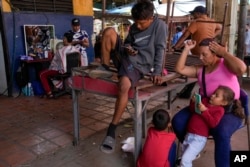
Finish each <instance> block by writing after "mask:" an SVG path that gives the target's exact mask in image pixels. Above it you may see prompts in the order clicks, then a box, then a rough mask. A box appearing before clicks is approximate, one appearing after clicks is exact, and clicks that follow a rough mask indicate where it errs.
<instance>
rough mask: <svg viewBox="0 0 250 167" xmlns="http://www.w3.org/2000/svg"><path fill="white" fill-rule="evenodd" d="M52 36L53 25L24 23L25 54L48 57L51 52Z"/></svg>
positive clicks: (53, 31)
mask: <svg viewBox="0 0 250 167" xmlns="http://www.w3.org/2000/svg"><path fill="white" fill-rule="evenodd" d="M54 36H55V29H54V25H24V39H25V48H26V55H27V56H32V57H34V58H40V59H41V58H48V56H49V53H51V44H50V41H51V39H54Z"/></svg>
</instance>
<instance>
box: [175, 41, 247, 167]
mask: <svg viewBox="0 0 250 167" xmlns="http://www.w3.org/2000/svg"><path fill="white" fill-rule="evenodd" d="M195 46H196V41H192V40H189V41H187V43H185V48H184V50H183V51H182V53H181V56H180V58H179V59H178V60H177V63H176V72H178V73H180V74H182V75H185V76H187V77H195V78H197V79H198V84H199V87H200V94H201V95H202V96H203V97H210V96H211V95H212V93H213V92H214V91H215V89H216V88H217V87H218V86H219V85H224V86H228V87H229V88H231V89H232V90H233V91H234V93H235V99H239V96H240V85H239V82H238V79H237V76H241V75H242V74H243V73H244V72H245V71H246V65H245V63H244V62H243V61H242V60H241V59H239V58H237V57H236V56H233V55H232V54H230V53H229V52H227V50H226V49H225V48H224V47H222V46H220V45H219V44H218V43H216V42H215V41H214V40H213V39H211V38H207V39H204V40H202V41H201V42H200V43H199V51H200V54H199V56H200V59H201V61H202V62H203V66H186V65H185V63H186V60H187V56H188V53H189V51H190V50H191V49H192V48H194V47H195ZM190 117H191V112H189V108H188V107H186V108H184V109H182V110H181V111H179V112H178V113H177V114H176V115H175V116H174V117H173V119H172V126H173V129H174V132H175V133H176V136H177V138H178V139H179V140H180V142H183V140H184V137H185V135H186V128H187V123H188V121H189V119H190ZM241 122H242V119H241V118H239V117H237V116H235V115H234V114H233V113H232V112H229V111H225V114H224V115H223V117H222V119H221V121H220V123H219V124H218V126H216V127H215V128H213V129H211V132H210V133H211V135H212V136H213V138H214V141H215V165H216V166H218V167H229V165H230V164H229V163H230V160H229V159H230V149H231V145H230V138H231V136H232V134H233V133H234V132H235V131H236V130H237V129H238V127H239V126H240V125H241Z"/></svg>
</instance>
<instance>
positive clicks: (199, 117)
mask: <svg viewBox="0 0 250 167" xmlns="http://www.w3.org/2000/svg"><path fill="white" fill-rule="evenodd" d="M229 106H231V107H233V110H232V112H233V113H234V114H235V115H237V116H239V117H240V118H244V111H243V108H242V107H241V103H240V101H239V100H234V92H233V91H232V89H230V88H229V87H227V86H219V87H218V88H217V89H216V90H215V92H214V93H213V94H212V96H211V97H210V99H208V98H203V99H202V102H201V103H199V104H198V106H197V107H198V108H199V110H200V111H201V113H200V114H199V113H196V112H195V103H194V98H193V99H192V100H191V101H190V111H191V112H192V113H193V114H192V116H191V118H190V120H189V122H188V127H187V135H186V136H185V139H184V141H183V144H182V151H183V153H182V157H181V164H180V165H181V167H191V166H192V161H193V160H194V159H195V158H196V156H197V155H198V154H199V153H200V152H201V151H202V149H203V148H204V147H205V145H206V141H207V137H208V136H209V130H210V129H211V128H214V127H215V126H217V125H218V124H219V122H220V120H221V118H222V116H223V115H224V113H225V107H229Z"/></svg>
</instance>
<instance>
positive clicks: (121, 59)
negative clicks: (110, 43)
mask: <svg viewBox="0 0 250 167" xmlns="http://www.w3.org/2000/svg"><path fill="white" fill-rule="evenodd" d="M121 46H122V40H121V38H120V37H119V36H118V35H117V40H116V46H115V49H114V50H112V51H111V53H110V58H111V59H112V61H113V63H114V65H115V67H116V68H117V70H118V77H121V76H127V77H128V78H129V79H130V81H131V86H132V87H134V86H135V85H136V83H137V82H138V81H139V80H140V79H142V78H143V74H142V73H141V72H140V71H139V70H138V69H136V68H134V66H133V65H132V63H131V62H130V60H129V58H128V56H127V55H126V54H125V53H124V48H123V47H121Z"/></svg>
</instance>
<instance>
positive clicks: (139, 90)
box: [72, 69, 197, 163]
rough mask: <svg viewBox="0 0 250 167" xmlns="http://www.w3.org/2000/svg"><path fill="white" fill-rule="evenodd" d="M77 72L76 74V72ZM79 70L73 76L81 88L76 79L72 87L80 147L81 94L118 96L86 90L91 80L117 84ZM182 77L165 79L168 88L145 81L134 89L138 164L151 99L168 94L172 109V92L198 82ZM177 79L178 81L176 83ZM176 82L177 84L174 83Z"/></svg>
mask: <svg viewBox="0 0 250 167" xmlns="http://www.w3.org/2000/svg"><path fill="white" fill-rule="evenodd" d="M74 70H75V72H74ZM79 72H80V70H79V69H73V70H72V74H73V77H74V75H75V76H76V75H77V76H78V77H79V76H80V77H81V78H82V83H81V84H80V86H79V85H78V86H76V87H75V86H74V79H73V87H72V100H73V119H74V139H73V145H75V146H76V145H78V144H79V139H80V135H79V132H80V125H79V122H80V120H79V98H78V96H79V93H81V92H82V91H85V92H91V93H95V94H101V95H104V96H109V97H114V98H116V95H114V94H109V93H107V92H106V93H105V92H100V91H99V92H98V91H96V92H95V90H93V89H94V88H90V89H89V88H86V85H84V80H85V79H86V80H87V79H90V80H93V81H95V82H98V81H99V82H109V83H110V84H115V85H116V82H113V81H107V80H105V79H92V78H89V77H88V76H86V75H85V74H80V75H79ZM179 78H180V75H179V74H176V73H172V74H169V75H167V76H165V77H164V78H163V80H164V82H167V86H155V85H153V84H152V82H151V81H146V80H145V81H143V82H141V83H139V85H138V86H136V88H135V89H134V91H133V93H132V94H134V95H133V96H130V97H129V101H131V102H132V104H133V105H134V108H135V113H134V130H135V131H134V135H135V150H134V161H135V163H136V160H137V158H138V156H139V154H140V151H141V148H142V138H143V136H145V134H146V131H147V124H146V117H147V116H146V107H147V104H148V102H149V100H150V99H152V98H154V97H156V96H159V95H164V94H167V97H168V100H167V103H168V105H167V106H168V109H170V106H171V102H172V101H171V92H172V91H173V90H176V89H178V88H180V87H184V86H186V85H188V84H191V83H194V82H196V81H197V80H196V79H185V80H183V79H182V80H181V81H180V79H179ZM176 79H177V80H178V81H176ZM173 80H175V82H173Z"/></svg>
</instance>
